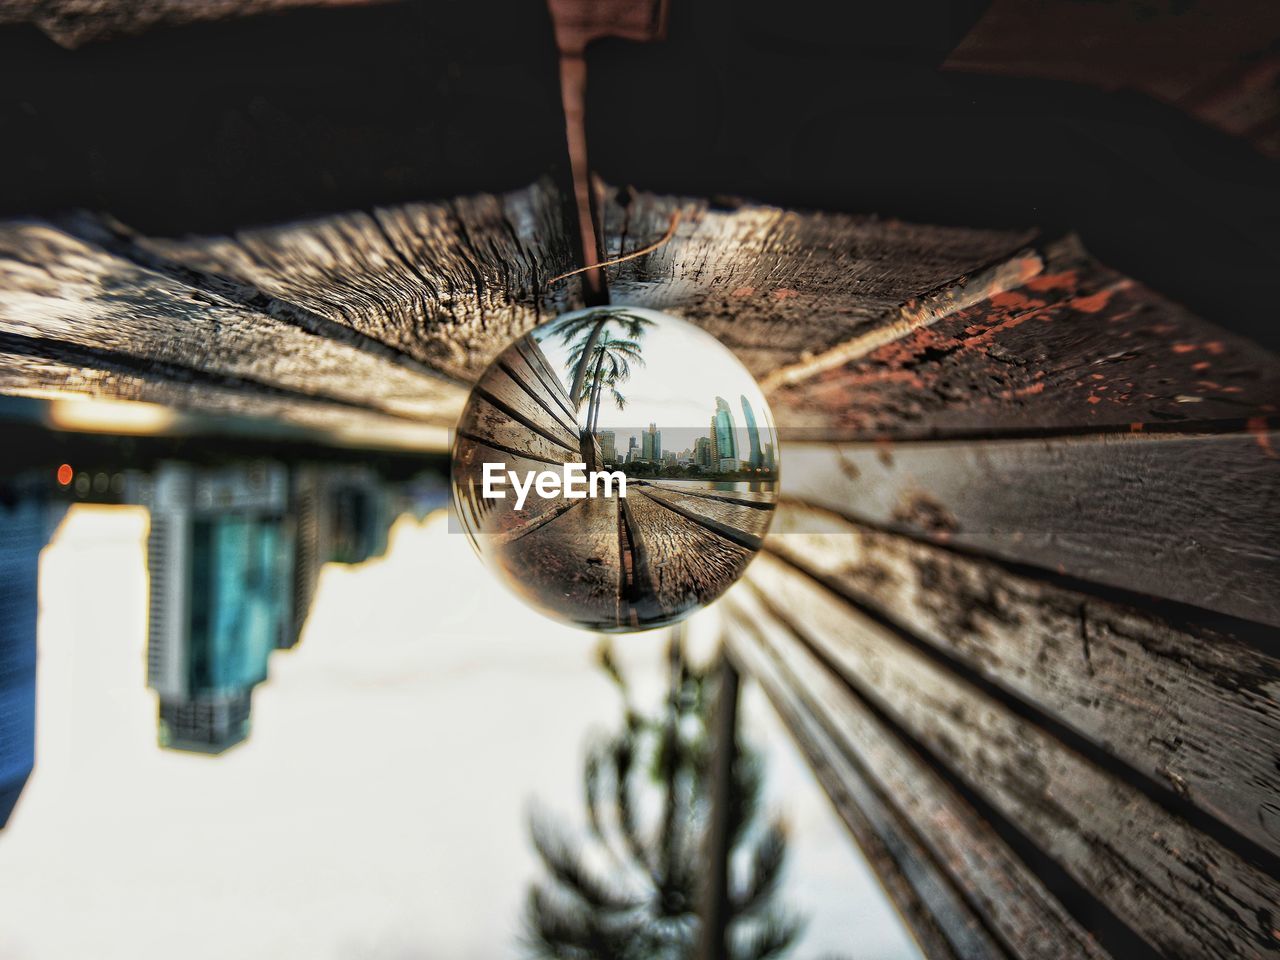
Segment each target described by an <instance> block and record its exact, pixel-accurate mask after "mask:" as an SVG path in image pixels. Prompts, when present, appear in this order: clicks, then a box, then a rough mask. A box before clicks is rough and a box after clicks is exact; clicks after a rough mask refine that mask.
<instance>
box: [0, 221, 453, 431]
mask: <svg viewBox="0 0 1280 960" xmlns="http://www.w3.org/2000/svg"><path fill="white" fill-rule="evenodd" d="M0 332H4V333H10V334H15V335H18V336H22V337H26V338H31V339H49V340H56V341H64V342H67V343H72V344H75V345H77V346H79V347H82V348H86V349H91V350H94V351H99V352H102V353H103V354H108V355H117V356H121V357H128V358H131V361H132V362H134V363H136V364H138V365H140V366H145V365H146V364H148V363H154V364H157V365H167V366H171V367H185V368H189V369H191V370H192V371H194V372H195V375H205V376H217V377H228V378H235V379H236V380H237V381H238V382H239V383H242V384H244V389H245V390H246V391H252V390H253V389H254V386H253V385H254V384H259V385H261V386H262V387H266V388H270V389H276V390H282V391H288V392H290V393H295V394H299V395H305V396H310V397H316V398H323V399H330V400H336V401H339V402H341V403H345V404H351V405H354V406H363V407H368V408H370V409H373V410H378V411H380V412H383V413H389V414H394V415H396V416H400V417H406V418H411V419H415V420H423V421H426V422H431V423H436V424H439V425H441V426H447V425H448V424H449V423H450V422H451V421H452V420H453V418H454V417H456V416H457V412H458V410H460V409H461V406H462V399H463V389H462V388H461V387H460V386H459V385H458V384H457V383H456V382H452V381H450V380H447V379H445V378H442V377H439V376H436V375H434V374H433V373H431V371H429V370H427V369H425V368H421V367H419V366H417V365H414V367H412V368H411V367H410V366H406V365H404V364H401V363H397V362H395V361H394V360H393V359H389V358H387V357H385V356H382V355H379V354H378V353H376V352H371V351H366V350H361V349H358V348H357V347H356V346H354V345H351V344H347V343H343V342H338V341H335V340H332V339H330V338H327V337H324V336H322V335H320V334H319V333H317V332H313V331H309V330H306V329H303V328H301V327H299V326H297V325H295V324H292V323H289V322H286V321H283V320H280V319H277V318H275V317H272V316H270V315H268V314H266V313H264V312H262V311H261V310H257V309H254V308H252V307H248V306H245V305H244V304H242V303H239V302H237V301H235V300H234V299H231V298H229V297H227V296H224V295H221V294H219V293H216V292H213V291H211V290H205V289H200V288H197V287H193V286H191V285H189V284H187V283H184V282H182V281H181V280H179V279H176V278H174V277H171V276H168V275H166V274H164V273H161V272H157V271H155V270H151V269H148V268H146V267H143V266H141V265H139V264H136V263H134V262H131V261H129V260H127V259H124V258H122V257H119V256H116V255H114V254H112V253H109V252H107V251H106V250H104V249H102V248H101V247H99V246H96V245H94V244H93V243H90V242H88V241H86V240H82V239H80V238H78V237H75V236H72V235H70V234H68V233H66V232H64V231H63V230H60V229H58V228H57V227H55V226H53V225H50V224H46V223H40V222H34V221H26V222H13V221H10V222H7V223H3V224H0Z"/></svg>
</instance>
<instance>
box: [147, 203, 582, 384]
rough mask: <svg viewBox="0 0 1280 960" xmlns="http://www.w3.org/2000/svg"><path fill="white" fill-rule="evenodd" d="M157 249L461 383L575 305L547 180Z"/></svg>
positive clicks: (557, 209)
mask: <svg viewBox="0 0 1280 960" xmlns="http://www.w3.org/2000/svg"><path fill="white" fill-rule="evenodd" d="M137 242H138V243H139V244H140V245H141V246H143V247H144V248H145V249H147V250H149V251H151V252H152V253H154V254H156V255H159V256H162V257H164V258H166V259H168V260H170V261H172V262H175V263H178V264H182V265H183V266H185V267H188V268H191V269H195V270H200V271H204V272H207V273H210V274H214V275H218V276H223V277H228V278H232V279H234V280H236V281H238V282H241V283H245V284H249V285H251V286H252V287H253V288H255V289H258V290H261V291H263V292H264V293H266V294H268V295H270V296H272V297H275V298H277V299H279V300H281V301H283V302H285V303H289V304H293V305H296V306H298V307H302V308H304V309H306V310H309V311H311V312H314V313H316V314H318V315H319V316H322V317H325V318H327V319H329V320H331V321H333V322H335V323H339V324H342V325H344V326H347V327H350V328H351V329H353V330H356V331H358V332H360V333H362V334H364V335H366V336H368V337H370V338H372V339H374V340H378V341H380V342H382V343H386V344H389V345H391V346H393V347H394V348H396V349H397V350H401V351H403V352H404V353H406V354H407V355H409V356H411V357H414V358H415V359H417V360H419V361H421V362H423V363H426V364H428V365H430V366H431V367H432V368H435V369H438V370H440V371H442V372H444V373H446V374H448V375H449V376H453V377H457V378H459V379H461V380H466V381H472V380H475V379H476V378H477V377H478V376H479V375H480V373H481V372H482V371H483V370H484V368H485V366H486V365H487V364H488V362H489V361H490V360H491V359H493V357H495V356H496V355H497V354H498V353H499V352H500V351H501V350H503V349H505V348H506V347H507V346H508V345H509V344H510V343H511V341H512V340H514V339H515V338H516V337H518V336H520V335H521V334H523V333H526V332H528V331H529V330H530V329H531V328H532V327H534V326H535V325H536V324H537V323H539V322H540V321H542V320H546V319H549V318H550V317H553V316H555V315H556V314H558V313H561V312H563V311H566V310H571V309H574V308H576V307H577V306H579V305H580V304H579V303H578V302H577V300H576V299H575V297H576V290H577V289H578V288H577V286H576V285H573V284H560V285H558V286H557V287H556V288H555V289H554V290H548V289H547V287H546V281H547V279H548V278H549V277H552V276H555V275H556V274H558V273H561V272H563V271H565V270H567V269H570V268H572V267H573V266H574V263H573V253H572V248H571V243H570V241H569V240H568V239H567V237H566V235H565V232H564V225H563V215H562V207H561V200H560V195H559V193H558V192H557V191H556V189H555V187H554V186H552V185H551V183H550V182H549V181H543V182H540V183H538V184H535V185H534V186H531V187H528V188H526V189H524V190H519V191H515V192H512V193H508V194H504V195H502V196H493V195H483V194H482V195H479V196H474V197H462V198H458V199H456V200H453V201H450V202H448V203H418V204H407V205H404V206H400V207H394V208H385V209H376V210H373V211H372V212H368V213H366V212H353V213H347V214H341V215H337V216H332V217H326V218H323V219H319V220H313V221H307V222H302V223H293V224H287V225H283V226H278V227H263V228H257V229H252V230H243V231H240V232H238V233H237V234H235V236H221V237H193V238H188V239H183V240H168V239H155V238H150V239H148V238H141V237H140V238H138V239H137Z"/></svg>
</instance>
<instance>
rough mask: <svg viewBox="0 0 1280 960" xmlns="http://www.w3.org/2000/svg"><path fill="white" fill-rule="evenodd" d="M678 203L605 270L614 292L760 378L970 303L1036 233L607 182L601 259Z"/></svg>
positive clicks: (620, 248) (614, 295) (621, 250)
mask: <svg viewBox="0 0 1280 960" xmlns="http://www.w3.org/2000/svg"><path fill="white" fill-rule="evenodd" d="M622 201H626V202H625V204H624V203H623V202H622ZM676 211H679V212H680V214H681V221H680V224H679V227H678V228H677V230H676V234H675V237H674V238H673V239H672V240H671V241H670V242H668V243H666V244H664V245H663V246H661V247H659V248H658V249H657V250H656V251H654V252H653V253H650V254H647V255H645V256H642V257H639V258H637V259H634V260H629V261H627V262H625V263H621V264H618V265H616V266H612V267H610V268H608V278H609V290H610V296H611V298H612V301H613V302H614V303H616V304H632V305H636V306H644V307H651V308H653V309H655V310H667V311H671V312H674V313H676V314H677V315H679V316H682V317H685V318H686V319H688V320H691V321H692V322H694V323H697V324H698V325H700V326H702V327H703V328H704V329H706V330H707V331H708V332H710V333H712V334H713V335H715V336H716V337H718V338H719V339H720V340H721V342H722V343H724V344H725V345H726V346H727V347H729V348H730V349H731V350H733V351H734V352H735V353H736V354H737V355H738V356H739V358H741V359H742V360H743V362H744V363H745V364H746V365H747V367H748V368H749V369H750V370H751V371H752V372H753V373H754V374H755V375H756V376H757V377H763V376H764V375H766V374H770V373H774V372H776V370H777V368H778V367H780V366H782V365H785V364H793V363H797V362H799V361H801V360H803V359H806V358H808V357H811V356H813V355H819V354H822V353H823V352H825V351H828V350H832V349H834V348H838V347H840V346H841V345H842V344H844V343H846V342H848V341H850V340H854V339H856V338H858V337H860V336H863V335H866V334H868V333H869V332H871V331H873V330H875V329H877V328H880V327H884V326H887V325H890V324H892V323H895V322H900V321H902V320H903V317H904V312H905V313H906V314H908V315H911V316H915V315H919V318H920V320H921V321H922V322H923V321H924V320H926V319H931V318H932V314H931V312H930V311H931V309H936V310H939V311H941V312H946V311H948V310H950V309H953V308H955V306H956V305H957V304H962V303H965V302H967V301H968V300H969V298H970V297H971V296H976V295H979V294H980V292H983V291H986V290H987V289H988V288H987V287H986V286H985V285H983V284H976V285H975V286H974V287H973V288H972V289H970V290H969V291H967V292H966V291H965V289H964V283H963V281H964V279H965V278H966V277H969V276H971V275H976V274H979V273H982V272H983V271H985V270H987V269H988V268H990V267H992V266H994V265H999V264H1001V263H1003V262H1005V261H1008V260H1009V259H1010V258H1012V257H1013V256H1014V255H1015V254H1016V253H1017V252H1018V251H1019V250H1020V249H1022V248H1023V247H1025V246H1026V244H1027V243H1028V242H1029V241H1030V239H1031V236H1032V235H1031V233H1029V232H1023V233H1013V232H999V231H982V230H964V229H956V228H949V227H925V226H917V225H913V224H906V223H900V222H897V221H890V220H877V219H875V218H872V217H854V216H847V215H842V214H825V213H798V212H794V211H788V210H780V209H778V208H775V207H766V206H741V207H738V208H737V209H733V210H726V209H713V208H712V207H711V206H710V205H709V204H708V203H706V202H705V201H696V200H686V199H678V198H674V197H663V196H655V195H652V194H634V195H633V194H630V193H627V194H625V195H622V196H621V197H620V195H619V192H618V191H610V192H609V196H608V199H607V202H606V203H605V206H604V211H603V218H604V238H605V239H604V242H605V252H606V256H609V257H613V256H617V255H618V254H620V253H626V252H627V251H629V250H636V249H640V248H641V247H644V246H647V245H648V244H651V243H653V242H654V241H656V240H658V239H659V238H660V237H662V235H663V234H664V233H665V232H666V230H667V228H668V225H669V223H670V218H671V215H672V213H674V212H676ZM1027 269H1028V270H1032V269H1034V268H1033V267H1031V266H1028V267H1027ZM1021 275H1022V273H1021V272H1020V273H1019V276H1021ZM955 287H959V288H960V289H959V290H958V291H957V290H952V289H950V288H955ZM935 301H936V304H935V303H934V302H935ZM931 304H933V306H931Z"/></svg>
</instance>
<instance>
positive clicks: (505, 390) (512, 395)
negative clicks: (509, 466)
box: [458, 364, 579, 451]
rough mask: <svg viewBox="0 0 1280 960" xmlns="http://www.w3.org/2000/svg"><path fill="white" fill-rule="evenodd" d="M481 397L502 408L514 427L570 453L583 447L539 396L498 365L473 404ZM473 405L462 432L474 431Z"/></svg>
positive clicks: (481, 385) (466, 413) (479, 387)
mask: <svg viewBox="0 0 1280 960" xmlns="http://www.w3.org/2000/svg"><path fill="white" fill-rule="evenodd" d="M481 397H483V398H485V399H487V401H488V402H489V403H490V404H491V405H496V406H497V407H498V408H500V409H501V410H502V411H503V412H504V413H505V414H506V416H507V418H508V419H509V420H510V421H511V424H512V426H513V427H514V428H517V429H525V430H528V431H529V432H530V433H539V434H541V435H543V436H545V437H546V438H547V439H548V440H551V441H552V442H553V443H557V444H559V445H560V446H562V447H564V449H565V450H568V451H576V450H577V448H578V447H579V441H578V438H577V436H576V435H574V434H573V433H571V432H570V431H569V430H567V429H566V428H565V426H564V425H563V424H562V423H561V422H560V420H559V419H558V418H556V417H554V416H553V415H552V414H551V412H550V411H549V410H548V409H547V406H546V405H544V404H543V403H542V402H540V400H539V397H538V396H537V395H536V394H531V393H530V392H529V391H527V390H526V389H525V384H524V383H523V382H521V381H519V380H516V379H515V378H514V377H512V376H511V375H510V374H509V373H507V371H506V370H505V369H504V368H503V367H502V366H501V365H500V364H499V365H496V366H494V367H493V368H492V369H491V370H490V371H489V372H488V373H487V374H485V377H484V380H483V382H481V383H479V384H477V386H476V390H475V392H474V393H473V394H472V401H474V400H476V399H477V398H481ZM472 406H473V404H472V402H468V405H467V409H466V410H464V411H463V414H462V417H461V418H460V419H459V421H458V429H459V430H461V431H470V430H472V429H473V425H472V424H471V416H470V411H471V409H472ZM517 449H521V448H517Z"/></svg>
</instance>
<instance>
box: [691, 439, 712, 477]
mask: <svg viewBox="0 0 1280 960" xmlns="http://www.w3.org/2000/svg"><path fill="white" fill-rule="evenodd" d="M693 462H694V463H696V464H697V465H698V466H700V467H702V469H704V470H709V469H711V440H710V438H708V437H699V438H698V439H697V440H695V441H693Z"/></svg>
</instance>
